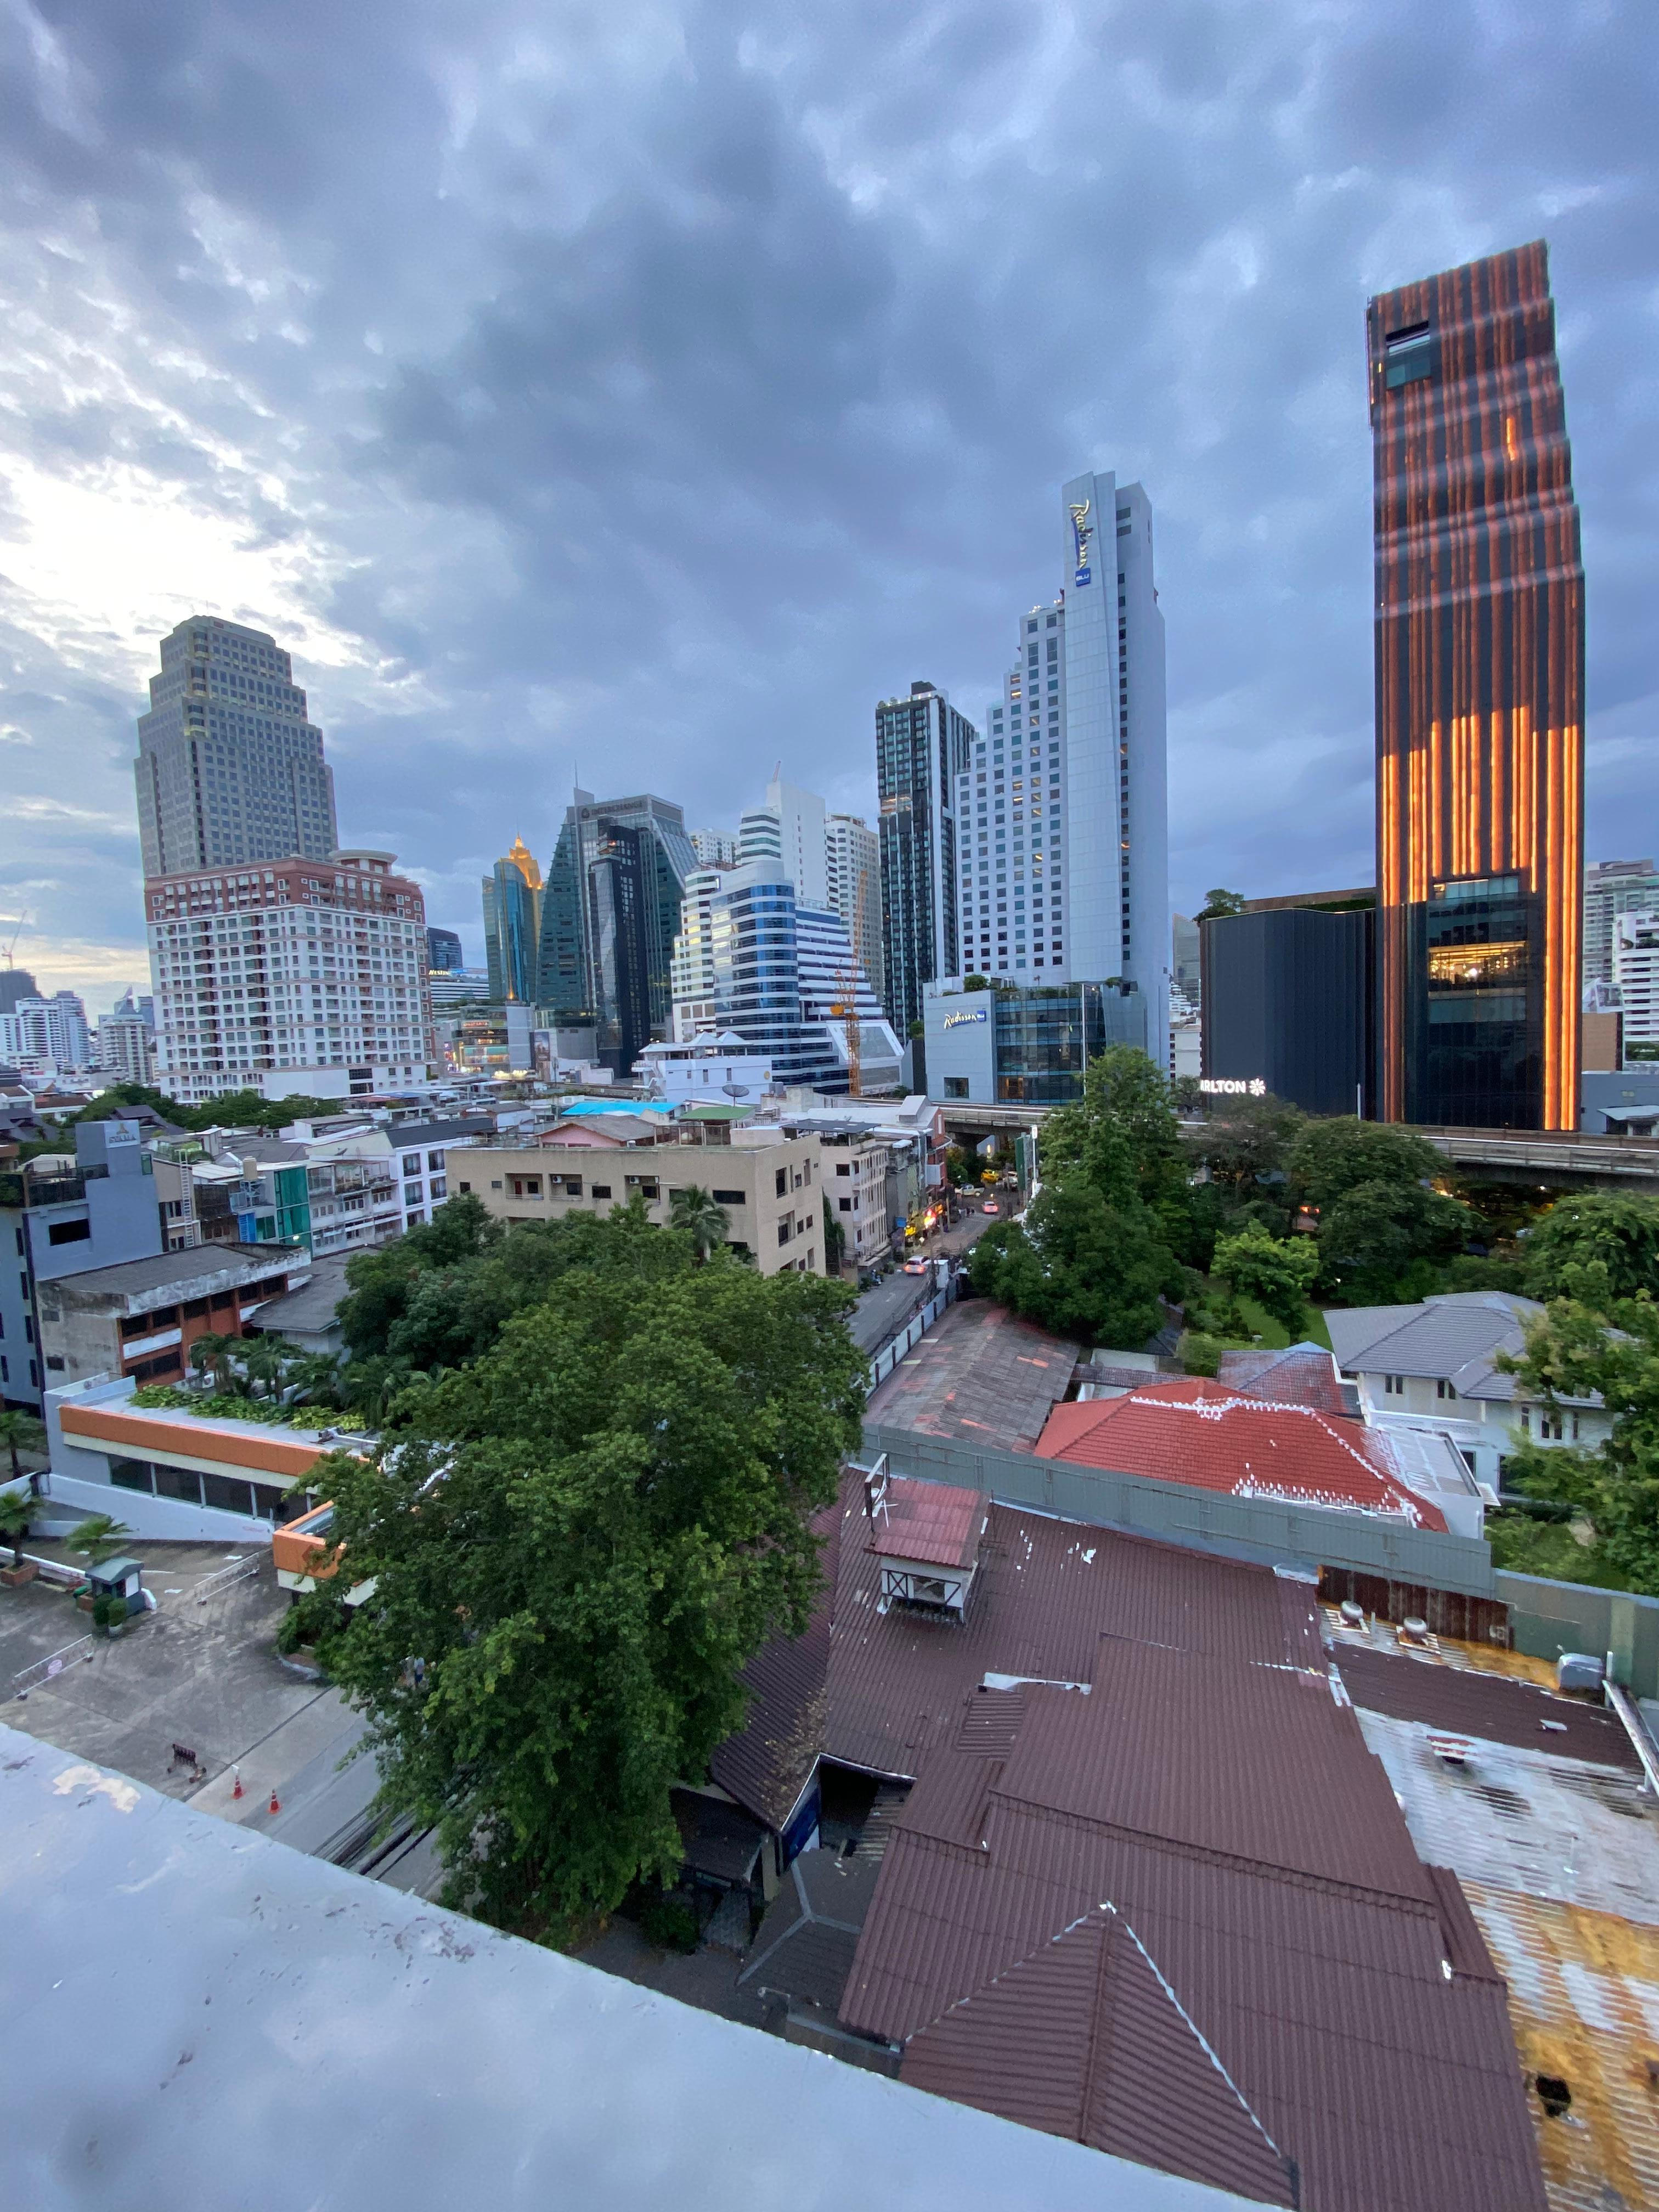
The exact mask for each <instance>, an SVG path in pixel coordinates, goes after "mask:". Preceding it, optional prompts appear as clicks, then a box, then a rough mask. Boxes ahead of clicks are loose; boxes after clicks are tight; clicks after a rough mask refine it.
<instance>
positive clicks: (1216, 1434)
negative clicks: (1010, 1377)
mask: <svg viewBox="0 0 1659 2212" xmlns="http://www.w3.org/2000/svg"><path fill="white" fill-rule="evenodd" d="M1213 1389H1214V1386H1213V1385H1209V1386H1205V1385H1203V1384H1200V1383H1194V1382H1190V1381H1189V1382H1184V1383H1154V1384H1152V1386H1151V1387H1150V1388H1148V1389H1145V1390H1134V1391H1131V1392H1130V1393H1129V1394H1128V1395H1127V1396H1125V1397H1121V1398H1095V1399H1091V1400H1089V1401H1086V1402H1083V1403H1078V1404H1073V1405H1067V1406H1056V1407H1055V1408H1054V1412H1053V1413H1051V1414H1050V1415H1049V1416H1048V1423H1047V1425H1046V1426H1045V1427H1044V1429H1043V1431H1042V1437H1041V1438H1040V1439H1039V1441H1038V1443H1037V1454H1038V1456H1039V1457H1041V1458H1043V1459H1059V1460H1069V1461H1073V1462H1076V1463H1077V1464H1078V1465H1079V1466H1083V1467H1100V1468H1110V1469H1111V1470H1112V1472H1113V1473H1114V1474H1144V1475H1147V1476H1150V1477H1152V1479H1154V1480H1157V1481H1159V1482H1185V1483H1190V1484H1191V1485H1192V1486H1194V1488H1195V1489H1199V1490H1214V1491H1220V1492H1224V1493H1225V1494H1226V1495H1228V1496H1231V1497H1234V1498H1283V1499H1285V1500H1287V1501H1289V1502H1291V1503H1292V1504H1298V1505H1328V1506H1335V1507H1340V1508H1343V1509H1346V1510H1349V1511H1354V1510H1358V1511H1360V1512H1364V1513H1377V1514H1383V1515H1386V1516H1389V1518H1391V1519H1396V1520H1401V1521H1404V1522H1406V1523H1407V1525H1408V1526H1409V1527H1411V1528H1432V1529H1441V1530H1443V1529H1444V1528H1445V1526H1446V1523H1445V1521H1444V1518H1443V1516H1442V1514H1441V1512H1440V1509H1439V1508H1438V1506H1437V1505H1432V1504H1430V1503H1429V1501H1428V1499H1427V1498H1419V1496H1418V1495H1417V1494H1416V1492H1413V1491H1412V1490H1409V1489H1408V1488H1407V1486H1406V1485H1405V1484H1404V1483H1403V1482H1402V1481H1401V1480H1400V1478H1399V1476H1398V1475H1397V1474H1395V1471H1394V1468H1393V1465H1392V1462H1390V1460H1389V1451H1388V1445H1387V1443H1386V1441H1385V1440H1384V1439H1383V1437H1380V1436H1378V1435H1377V1434H1376V1431H1373V1430H1370V1429H1366V1428H1362V1427H1361V1426H1359V1425H1358V1424H1357V1423H1355V1422H1352V1421H1348V1420H1346V1419H1331V1418H1330V1417H1329V1416H1328V1415H1326V1414H1323V1413H1315V1412H1313V1411H1312V1410H1311V1409H1310V1408H1309V1407H1304V1406H1285V1405H1276V1404H1264V1403H1263V1402H1261V1401H1260V1400H1257V1399H1255V1398H1243V1397H1238V1396H1236V1395H1231V1394H1229V1395H1225V1396H1219V1397H1218V1396H1214V1395H1211V1393H1212V1390H1213Z"/></svg>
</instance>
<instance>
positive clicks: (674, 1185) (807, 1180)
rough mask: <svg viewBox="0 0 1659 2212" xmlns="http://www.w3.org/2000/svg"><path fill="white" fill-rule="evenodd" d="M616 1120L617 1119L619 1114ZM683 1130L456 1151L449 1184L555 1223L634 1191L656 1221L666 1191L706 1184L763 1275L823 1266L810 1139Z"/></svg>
mask: <svg viewBox="0 0 1659 2212" xmlns="http://www.w3.org/2000/svg"><path fill="white" fill-rule="evenodd" d="M618 1118H619V1119H620V1118H621V1117H620V1116H619V1117H618ZM691 1134H692V1133H691V1132H690V1130H684V1131H683V1132H681V1133H679V1135H678V1138H677V1137H676V1136H675V1135H672V1134H668V1133H664V1134H662V1135H658V1134H656V1133H651V1134H647V1135H642V1136H639V1137H636V1138H633V1139H611V1140H609V1141H604V1140H601V1141H597V1142H596V1141H595V1140H594V1139H593V1138H592V1136H586V1137H585V1138H584V1139H582V1140H580V1141H576V1140H572V1139H564V1140H563V1141H560V1140H558V1139H556V1140H555V1141H553V1142H551V1143H548V1144H539V1145H538V1144H527V1145H515V1146H506V1145H478V1146H474V1147H473V1148H472V1149H471V1150H470V1151H469V1152H467V1154H466V1157H465V1163H463V1162H462V1161H461V1158H460V1156H459V1154H457V1156H456V1165H457V1172H456V1174H455V1175H454V1176H453V1177H452V1179H451V1186H450V1187H451V1188H452V1189H453V1191H454V1192H455V1193H456V1194H458V1195H459V1194H461V1193H464V1192H467V1191H471V1194H472V1195H473V1196H474V1197H475V1198H477V1199H480V1200H482V1201H483V1204H484V1206H486V1207H487V1208H488V1209H489V1212H491V1213H493V1214H494V1215H495V1217H496V1218H497V1219H498V1220H501V1221H509V1222H520V1221H556V1220H558V1219H559V1218H561V1217H562V1215H564V1214H567V1213H579V1212H588V1213H609V1212H610V1211H611V1207H612V1206H623V1205H626V1204H627V1202H628V1200H629V1199H631V1198H633V1197H634V1196H635V1194H637V1195H638V1196H639V1197H641V1199H643V1200H644V1201H645V1207H646V1211H647V1213H648V1214H649V1215H650V1217H651V1218H652V1220H653V1221H654V1222H656V1223H658V1224H659V1225H663V1224H665V1223H666V1222H667V1220H668V1218H669V1213H670V1210H671V1207H672V1206H673V1202H674V1197H675V1194H676V1193H677V1192H678V1191H682V1190H686V1189H690V1188H697V1189H701V1190H706V1191H707V1192H708V1194H709V1196H710V1197H711V1198H712V1199H713V1200H714V1202H715V1204H716V1205H717V1206H723V1207H724V1208H725V1209H726V1220H727V1223H728V1234H727V1237H726V1242H727V1243H729V1244H730V1245H731V1246H732V1249H734V1250H737V1251H739V1252H747V1253H749V1254H750V1255H752V1257H753V1259H754V1261H755V1264H756V1266H757V1267H758V1268H759V1269H760V1271H761V1273H762V1274H763V1275H781V1274H783V1273H787V1272H790V1271H793V1272H794V1273H799V1274H808V1275H821V1274H822V1273H823V1169H822V1167H821V1165H820V1162H819V1148H818V1140H817V1138H816V1137H786V1136H785V1135H784V1134H783V1133H781V1131H774V1130H769V1129H767V1130H756V1131H754V1132H753V1133H748V1132H745V1131H744V1130H742V1129H738V1130H737V1131H735V1132H734V1133H733V1134H732V1139H731V1141H730V1142H729V1143H727V1142H725V1141H721V1140H716V1141H714V1142H712V1143H711V1142H708V1141H704V1140H702V1139H703V1133H702V1131H698V1132H697V1133H696V1140H690V1141H688V1139H691Z"/></svg>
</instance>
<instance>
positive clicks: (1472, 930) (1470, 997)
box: [1405, 874, 1544, 1129]
mask: <svg viewBox="0 0 1659 2212" xmlns="http://www.w3.org/2000/svg"><path fill="white" fill-rule="evenodd" d="M1431 890H1432V894H1433V895H1432V896H1431V897H1430V898H1428V899H1426V900H1425V901H1423V902H1421V903H1419V904H1416V905H1413V906H1412V907H1411V908H1409V909H1408V910H1407V963H1408V970H1407V972H1408V975H1409V977H1410V982H1411V989H1410V993H1409V1006H1410V1009H1411V1018H1410V1027H1409V1030H1408V1034H1407V1053H1406V1092H1405V1106H1406V1114H1405V1118H1406V1119H1407V1121H1416V1122H1426V1123H1429V1124H1431V1126H1442V1125H1443V1126H1445V1127H1451V1128H1470V1129H1484V1128H1515V1127H1522V1128H1524V1127H1527V1126H1528V1122H1527V1121H1526V1119H1525V1116H1526V1115H1527V1114H1528V1111H1529V1110H1530V1109H1531V1107H1532V1104H1533V1102H1534V1100H1535V1099H1536V1097H1538V1094H1539V1087H1540V1084H1541V1075H1542V1071H1541V1067H1540V1066H1539V1041H1540V1036H1541V1030H1542V1011H1543V1009H1542V1003H1541V1001H1542V995H1543V992H1542V984H1543V962H1542V960H1541V957H1540V956H1541V951H1542V941H1543V934H1544V916H1543V910H1542V908H1543V902H1542V901H1541V899H1539V898H1538V897H1536V896H1533V895H1532V894H1531V893H1529V892H1528V890H1526V888H1525V885H1524V880H1523V878H1522V877H1521V876H1520V875H1518V874H1509V875H1503V876H1486V877H1477V878H1462V879H1461V880H1454V881H1449V882H1441V883H1437V884H1433V885H1432V886H1431Z"/></svg>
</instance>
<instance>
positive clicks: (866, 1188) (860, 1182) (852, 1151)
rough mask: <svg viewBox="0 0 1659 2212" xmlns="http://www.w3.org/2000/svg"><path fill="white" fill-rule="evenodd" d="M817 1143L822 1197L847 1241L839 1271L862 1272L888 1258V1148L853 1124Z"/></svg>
mask: <svg viewBox="0 0 1659 2212" xmlns="http://www.w3.org/2000/svg"><path fill="white" fill-rule="evenodd" d="M818 1142H819V1144H820V1145H821V1146H822V1147H823V1152H822V1158H821V1163H820V1171H821V1173H822V1174H823V1188H824V1195H825V1197H826V1199H827V1200H828V1202H829V1211H830V1212H831V1214H832V1215H833V1216H834V1218H835V1219H836V1223H837V1224H838V1225H839V1227H840V1229H841V1232H842V1236H843V1237H845V1238H846V1240H847V1241H846V1243H845V1245H844V1246H843V1248H842V1267H844V1268H854V1267H855V1268H857V1269H858V1270H859V1271H860V1273H862V1271H863V1270H864V1269H865V1268H866V1267H874V1266H876V1264H877V1263H878V1261H883V1260H886V1259H888V1258H890V1256H891V1253H892V1237H891V1234H890V1225H891V1217H890V1214H889V1213H888V1211H887V1179H888V1173H889V1170H890V1165H891V1160H892V1152H891V1147H890V1146H888V1145H886V1144H884V1142H883V1141H882V1140H881V1139H880V1138H878V1137H874V1136H872V1134H871V1133H870V1132H869V1130H868V1129H866V1128H865V1127H863V1126H862V1125H861V1124H860V1123H856V1122H854V1123H852V1124H850V1125H848V1127H846V1128H844V1129H840V1130H835V1131H828V1130H821V1131H820V1132H819V1133H818Z"/></svg>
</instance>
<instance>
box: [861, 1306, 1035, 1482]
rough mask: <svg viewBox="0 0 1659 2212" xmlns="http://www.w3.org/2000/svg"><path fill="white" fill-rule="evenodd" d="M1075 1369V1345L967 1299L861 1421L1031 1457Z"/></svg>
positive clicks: (905, 1361) (903, 1365)
mask: <svg viewBox="0 0 1659 2212" xmlns="http://www.w3.org/2000/svg"><path fill="white" fill-rule="evenodd" d="M1077 1362H1078V1347H1077V1346H1076V1345H1074V1344H1067V1343H1066V1342H1065V1341H1064V1340H1063V1339H1061V1338H1060V1337H1057V1336H1050V1335H1048V1334H1047V1332H1046V1331H1045V1330H1043V1329H1040V1328H1036V1326H1035V1325H1034V1324H1033V1323H1032V1322H1028V1321H1021V1320H1019V1319H1018V1317H1017V1316H1015V1315H1013V1314H1011V1313H1010V1312H1009V1311H1008V1310H1007V1308H1006V1306H999V1305H994V1304H992V1302H991V1301H990V1300H989V1299H988V1298H964V1299H963V1300H962V1301H961V1302H960V1303H959V1304H956V1305H953V1306H952V1307H951V1308H950V1310H948V1311H947V1312H946V1313H945V1316H943V1318H942V1319H941V1320H940V1322H939V1326H938V1327H937V1328H934V1329H933V1330H932V1331H931V1332H930V1333H929V1334H927V1336H924V1337H923V1338H922V1339H921V1341H920V1342H919V1343H918V1344H917V1345H916V1346H915V1349H914V1350H913V1351H911V1352H907V1354H906V1355H905V1357H904V1358H902V1360H900V1362H899V1364H898V1365H897V1366H896V1368H895V1369H894V1370H893V1371H892V1373H891V1374H890V1376H888V1377H887V1379H886V1381H885V1382H884V1383H883V1384H882V1385H881V1388H880V1389H878V1391H877V1392H876V1394H875V1395H874V1397H873V1398H872V1399H871V1401H870V1410H869V1413H868V1415H867V1417H866V1418H867V1419H870V1420H872V1421H876V1422H881V1421H890V1422H891V1423H892V1424H893V1425H894V1426H895V1427H896V1428H902V1429H914V1430H915V1431H917V1433H918V1434H920V1435H921V1436H928V1437H958V1438H959V1439H960V1440H961V1441H962V1442H963V1443H971V1444H975V1445H977V1446H978V1447H979V1448H980V1449H981V1450H984V1451H1016V1452H1029V1451H1031V1450H1034V1449H1036V1440H1037V1438H1038V1437H1040V1436H1041V1435H1042V1425H1043V1423H1044V1421H1046V1420H1047V1419H1048V1413H1049V1411H1050V1408H1051V1407H1053V1406H1054V1404H1055V1403H1056V1402H1057V1401H1059V1400H1060V1399H1061V1398H1063V1397H1064V1396H1065V1395H1066V1391H1067V1390H1068V1389H1070V1388H1071V1383H1072V1377H1073V1374H1074V1373H1075V1372H1076V1370H1077Z"/></svg>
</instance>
